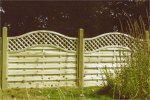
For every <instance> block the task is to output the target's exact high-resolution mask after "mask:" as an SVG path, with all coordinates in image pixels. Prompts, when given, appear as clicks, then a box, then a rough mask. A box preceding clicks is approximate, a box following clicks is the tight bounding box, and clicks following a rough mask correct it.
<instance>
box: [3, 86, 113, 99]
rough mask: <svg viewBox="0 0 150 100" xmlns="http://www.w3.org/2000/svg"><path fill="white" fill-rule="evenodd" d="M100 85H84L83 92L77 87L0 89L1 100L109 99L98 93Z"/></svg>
mask: <svg viewBox="0 0 150 100" xmlns="http://www.w3.org/2000/svg"><path fill="white" fill-rule="evenodd" d="M99 88H100V87H85V88H83V94H81V91H80V89H79V88H74V87H61V88H31V89H8V90H5V91H0V99H3V100H16V99H17V100H111V99H112V98H111V97H108V96H105V95H98V94H97V92H98V90H99Z"/></svg>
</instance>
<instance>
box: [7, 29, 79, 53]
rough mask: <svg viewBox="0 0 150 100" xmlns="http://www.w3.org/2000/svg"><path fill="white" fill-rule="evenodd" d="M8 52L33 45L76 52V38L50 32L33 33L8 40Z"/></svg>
mask: <svg viewBox="0 0 150 100" xmlns="http://www.w3.org/2000/svg"><path fill="white" fill-rule="evenodd" d="M8 40H9V41H8V49H9V51H10V52H15V51H20V50H24V49H26V48H28V47H32V46H35V45H51V46H54V47H57V48H60V49H63V50H66V51H71V52H74V51H76V42H77V39H76V38H70V37H67V36H64V35H61V34H59V33H56V32H52V31H35V32H31V33H28V34H25V35H22V36H18V37H10V38H9V39H8Z"/></svg>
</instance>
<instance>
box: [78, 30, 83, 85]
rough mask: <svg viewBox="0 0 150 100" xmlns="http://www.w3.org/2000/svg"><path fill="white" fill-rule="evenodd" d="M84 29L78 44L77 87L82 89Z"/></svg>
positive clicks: (81, 31)
mask: <svg viewBox="0 0 150 100" xmlns="http://www.w3.org/2000/svg"><path fill="white" fill-rule="evenodd" d="M83 59H84V29H80V30H79V33H78V42H77V67H78V68H77V86H78V87H80V88H82V87H83V84H84V79H83V77H84V60H83Z"/></svg>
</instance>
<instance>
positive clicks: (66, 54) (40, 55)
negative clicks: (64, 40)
mask: <svg viewBox="0 0 150 100" xmlns="http://www.w3.org/2000/svg"><path fill="white" fill-rule="evenodd" d="M43 56H44V57H57V56H74V57H76V54H75V53H66V52H55V53H54V52H52V53H49V52H48V53H45V52H38V53H35V52H34V51H33V52H31V53H28V52H25V53H12V54H9V57H43Z"/></svg>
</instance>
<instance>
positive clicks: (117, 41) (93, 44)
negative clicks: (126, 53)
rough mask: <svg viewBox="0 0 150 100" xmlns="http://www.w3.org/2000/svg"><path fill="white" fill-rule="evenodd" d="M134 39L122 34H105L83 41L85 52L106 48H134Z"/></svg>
mask: <svg viewBox="0 0 150 100" xmlns="http://www.w3.org/2000/svg"><path fill="white" fill-rule="evenodd" d="M136 42H137V41H135V38H133V37H131V36H129V35H126V34H123V33H118V32H114V33H106V34H103V35H100V36H97V37H94V38H87V39H85V52H92V51H96V50H99V49H100V48H102V47H106V46H122V47H127V48H133V49H135V48H136V45H135V43H136Z"/></svg>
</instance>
